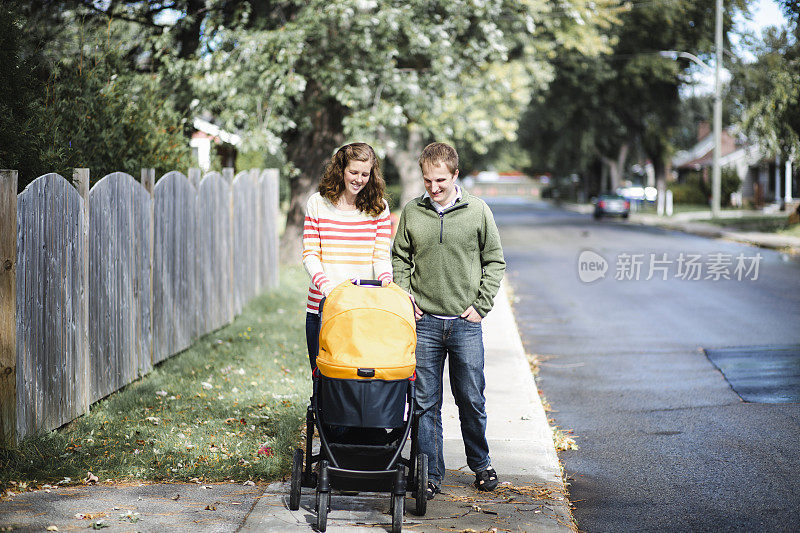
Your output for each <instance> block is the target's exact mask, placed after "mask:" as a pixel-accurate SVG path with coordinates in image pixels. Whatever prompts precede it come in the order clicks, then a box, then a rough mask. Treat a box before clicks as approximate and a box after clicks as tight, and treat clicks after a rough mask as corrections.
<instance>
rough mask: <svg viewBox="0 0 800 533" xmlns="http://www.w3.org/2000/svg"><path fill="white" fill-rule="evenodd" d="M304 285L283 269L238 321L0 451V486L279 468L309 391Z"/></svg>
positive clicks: (302, 278) (232, 474)
mask: <svg viewBox="0 0 800 533" xmlns="http://www.w3.org/2000/svg"><path fill="white" fill-rule="evenodd" d="M306 283H307V278H306V275H305V273H304V272H303V271H302V269H299V268H286V269H283V270H282V271H281V285H280V287H279V288H277V289H274V290H271V291H268V292H266V293H265V294H263V295H261V296H258V297H256V298H255V299H254V300H253V301H252V302H251V303H250V304H248V305H247V307H246V308H245V309H244V310H243V312H242V314H241V315H240V316H238V317H236V319H235V320H234V321H233V323H231V324H229V325H227V326H225V327H223V328H221V329H219V330H217V331H215V332H212V333H210V334H208V335H205V336H203V337H201V338H200V339H198V340H197V342H195V344H194V345H193V346H191V347H190V348H188V349H187V350H185V351H184V352H182V353H180V354H178V355H175V356H173V357H171V358H170V359H168V360H166V361H164V362H163V363H161V364H159V365H157V366H156V368H154V370H153V371H152V372H151V373H150V374H148V375H146V376H144V377H143V378H141V379H139V380H138V381H136V382H134V383H131V384H130V385H128V386H126V387H125V388H123V389H122V390H120V391H118V392H116V393H114V394H111V395H110V396H108V397H107V398H106V399H104V400H102V401H100V402H98V403H97V404H95V405H93V406H92V407H91V410H90V412H89V413H88V414H86V415H84V416H82V417H80V418H78V419H76V420H74V421H73V422H71V423H69V424H67V425H66V426H65V427H63V428H61V429H59V430H57V431H52V432H48V433H44V434H40V435H36V436H32V437H29V438H26V439H24V440H23V441H22V442H21V443H20V444H19V445H18V447H17V448H16V449H12V450H0V495H2V494H5V493H6V490H7V489H10V488H11V487H13V488H14V489H15V490H19V487H20V486H23V485H21V484H22V483H24V484H25V485H24V486H26V488H27V487H29V488H30V489H34V488H38V487H39V486H40V485H41V484H45V483H56V482H62V483H63V480H65V479H70V480H76V481H75V482H79V480H87V481H86V482H97V481H95V480H99V482H101V483H103V482H108V481H121V480H150V481H189V480H192V479H193V478H194V479H197V480H200V481H202V482H214V481H230V480H234V481H248V480H256V481H266V480H271V479H275V478H277V477H279V476H281V475H283V474H284V473H285V472H286V471H287V469H288V466H289V462H290V459H291V451H292V449H293V448H294V446H295V444H296V442H297V438H298V430H299V428H300V427H301V425H302V423H303V420H304V416H305V407H306V404H307V401H308V397H309V395H310V379H309V375H308V374H309V372H308V358H307V354H306V348H305V309H304V303H305V300H304V296H305V289H306V287H307V285H306ZM87 472H91V473H92V474H91V475H90V476H87ZM12 482H13V485H12ZM69 483H71V481H69V482H66V483H63V484H69Z"/></svg>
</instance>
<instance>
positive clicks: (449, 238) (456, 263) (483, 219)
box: [392, 189, 506, 316]
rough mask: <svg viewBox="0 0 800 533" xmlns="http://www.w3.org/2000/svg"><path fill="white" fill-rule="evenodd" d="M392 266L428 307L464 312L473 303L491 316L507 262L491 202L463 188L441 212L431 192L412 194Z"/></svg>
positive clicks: (435, 311) (443, 311) (446, 312)
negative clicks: (433, 200)
mask: <svg viewBox="0 0 800 533" xmlns="http://www.w3.org/2000/svg"><path fill="white" fill-rule="evenodd" d="M392 267H393V268H394V281H395V283H397V284H398V285H400V287H402V288H403V289H405V290H406V291H408V292H410V293H411V294H412V295H413V296H414V299H415V300H416V301H417V305H418V306H419V308H420V309H422V311H424V312H425V313H430V314H433V315H443V316H458V315H460V314H461V313H463V312H464V311H465V310H466V309H467V307H469V306H470V305H471V306H473V307H474V308H475V310H476V311H477V312H478V313H479V314H480V315H481V316H486V314H487V313H488V312H489V311H490V310H491V309H492V305H493V304H494V297H495V296H496V295H497V291H498V289H499V288H500V280H502V279H503V272H504V271H505V268H506V262H505V260H504V259H503V249H502V247H501V246H500V233H499V232H498V231H497V225H496V224H495V222H494V217H493V216H492V212H491V210H490V209H489V206H488V205H486V202H484V201H483V200H481V199H480V198H478V197H477V196H472V195H471V194H468V193H467V192H466V191H464V190H463V189H462V198H461V200H459V201H458V202H456V204H455V205H454V206H452V207H450V208H448V209H446V210H445V211H444V212H443V213H441V214H439V213H437V211H436V209H435V208H434V207H433V205H432V204H431V201H430V198H425V197H424V196H421V197H419V198H415V199H414V200H411V201H410V202H408V203H407V204H406V206H405V207H404V208H403V213H402V214H401V215H400V222H399V224H398V227H397V234H396V235H395V237H394V245H393V247H392Z"/></svg>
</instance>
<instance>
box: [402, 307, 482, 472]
mask: <svg viewBox="0 0 800 533" xmlns="http://www.w3.org/2000/svg"><path fill="white" fill-rule="evenodd" d="M416 356H417V403H418V406H419V410H420V411H421V413H422V415H421V417H420V420H419V435H418V438H419V451H420V452H422V453H424V454H426V455H427V456H428V465H429V466H428V472H429V474H428V475H429V477H430V480H431V481H433V482H434V483H435V484H437V485H439V484H441V482H442V478H443V477H444V473H445V470H444V450H443V449H442V447H443V442H442V379H443V373H444V364H445V359H448V362H449V369H450V390H451V391H452V393H453V398H454V399H455V401H456V405H457V406H458V416H459V419H460V420H461V436H462V438H463V439H464V451H465V452H466V455H467V465H468V466H469V467H470V469H471V470H472V471H473V472H478V471H480V470H484V469H485V468H486V467H488V466H489V464H490V459H489V444H488V442H487V441H486V408H485V403H486V399H485V397H484V395H483V389H484V386H485V381H484V375H483V330H482V328H481V323H480V322H477V323H476V322H469V321H468V320H466V319H463V318H455V319H452V320H445V319H441V318H436V317H434V316H431V315H429V314H424V315H422V318H421V319H420V320H419V321H418V322H417V350H416Z"/></svg>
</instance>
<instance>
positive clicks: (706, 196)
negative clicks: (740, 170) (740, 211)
mask: <svg viewBox="0 0 800 533" xmlns="http://www.w3.org/2000/svg"><path fill="white" fill-rule="evenodd" d="M709 172H710V169H709ZM741 186H742V181H741V179H740V178H739V176H738V175H737V174H736V171H735V170H734V169H731V168H723V169H722V174H721V175H720V191H721V198H720V201H721V204H722V206H723V207H725V206H728V205H730V200H731V194H732V193H734V192H736V191H738V190H739V189H740V188H741ZM668 188H669V190H671V191H672V201H673V202H674V203H676V204H694V205H709V202H710V198H711V182H710V177H709V179H708V180H704V179H703V175H702V173H700V172H692V173H689V174H688V175H687V177H686V178H685V179H684V180H683V181H682V182H680V183H672V184H670V185H669V187H668Z"/></svg>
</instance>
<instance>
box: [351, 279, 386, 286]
mask: <svg viewBox="0 0 800 533" xmlns="http://www.w3.org/2000/svg"><path fill="white" fill-rule="evenodd" d="M350 281H352V282H353V285H359V286H367V287H380V286H381V285H382V282H381V280H379V279H359V278H354V279H352V280H350Z"/></svg>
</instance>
